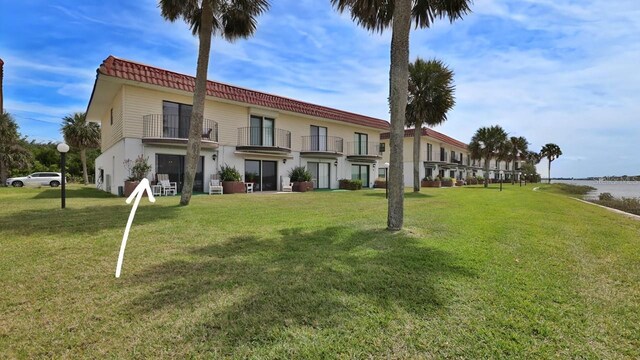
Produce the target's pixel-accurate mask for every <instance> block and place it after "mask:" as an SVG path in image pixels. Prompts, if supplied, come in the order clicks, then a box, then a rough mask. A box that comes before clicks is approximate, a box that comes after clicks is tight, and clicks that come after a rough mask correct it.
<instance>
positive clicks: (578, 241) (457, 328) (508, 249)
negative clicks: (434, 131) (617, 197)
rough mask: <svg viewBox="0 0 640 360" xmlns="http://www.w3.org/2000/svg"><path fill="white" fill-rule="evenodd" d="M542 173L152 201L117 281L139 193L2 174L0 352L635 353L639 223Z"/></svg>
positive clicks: (639, 351)
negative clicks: (60, 186)
mask: <svg viewBox="0 0 640 360" xmlns="http://www.w3.org/2000/svg"><path fill="white" fill-rule="evenodd" d="M532 188H533V186H527V187H519V186H517V185H516V186H511V185H505V186H504V191H502V192H499V191H497V185H492V187H491V188H489V189H483V188H482V187H481V186H471V187H464V188H449V189H424V190H423V191H422V192H421V193H420V194H410V193H407V196H406V200H405V219H406V220H405V225H406V230H404V231H402V232H399V233H389V232H387V231H385V230H383V227H384V226H383V225H384V224H385V222H386V203H385V199H384V191H380V190H367V191H364V190H363V191H356V192H346V191H345V192H322V193H304V194H285V195H261V194H246V195H245V194H243V195H223V196H205V195H202V196H195V197H194V198H193V200H192V204H191V205H190V206H188V207H179V206H177V205H176V204H177V202H178V199H177V197H173V198H166V197H163V198H159V199H158V201H157V202H156V203H155V204H149V203H148V202H146V200H143V203H142V205H141V206H140V207H139V209H138V213H137V215H136V218H135V221H134V225H133V228H132V230H131V234H130V237H129V244H128V247H127V251H126V256H125V261H124V267H123V274H122V277H121V278H120V279H115V277H114V271H115V265H116V260H117V255H118V250H119V246H120V241H121V239H122V232H123V229H124V225H125V223H126V220H127V217H128V214H129V210H130V206H126V205H125V204H124V199H122V198H113V197H110V196H105V195H104V194H102V193H98V192H96V191H94V190H92V189H88V188H83V187H77V186H76V187H72V188H71V189H70V190H69V196H70V198H69V199H68V200H67V209H66V210H61V209H59V199H58V198H57V194H58V193H57V191H59V190H57V189H26V188H23V189H14V188H0V204H2V206H1V207H0V239H2V240H0V241H1V245H2V251H0V278H1V279H2V281H1V282H0V315H1V316H0V357H2V358H13V357H18V358H32V357H53V358H82V357H91V358H102V357H115V358H120V357H140V358H143V357H145V358H148V357H172V358H176V357H204V358H247V357H248V358H262V359H269V358H274V359H282V358H287V359H326V358H385V359H386V358H441V357H450V358H456V357H459V358H549V357H560V358H594V359H600V358H638V357H640V301H639V299H640V240H639V236H638V235H639V234H640V222H637V221H633V220H630V219H627V218H626V217H623V216H620V215H617V214H613V213H610V212H608V211H606V210H604V209H601V208H598V207H594V206H590V205H588V204H583V203H580V202H578V201H575V200H573V199H570V198H568V197H566V196H562V195H559V194H557V193H555V190H551V191H536V192H534V191H531V190H532ZM542 189H543V190H545V189H547V186H546V185H543V186H542Z"/></svg>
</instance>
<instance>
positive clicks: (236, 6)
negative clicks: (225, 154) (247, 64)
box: [159, 0, 269, 205]
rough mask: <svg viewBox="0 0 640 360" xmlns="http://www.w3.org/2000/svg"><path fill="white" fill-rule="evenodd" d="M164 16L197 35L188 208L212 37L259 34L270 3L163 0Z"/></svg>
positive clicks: (230, 38)
mask: <svg viewBox="0 0 640 360" xmlns="http://www.w3.org/2000/svg"><path fill="white" fill-rule="evenodd" d="M159 6H160V9H161V11H162V16H163V17H164V18H165V19H167V20H169V21H171V22H173V21H176V20H178V19H182V20H184V21H185V22H186V23H188V24H189V26H190V27H191V31H192V33H193V35H194V36H195V35H198V38H199V42H200V43H199V47H198V65H197V68H196V83H195V90H194V92H193V109H192V111H191V124H190V126H189V140H188V142H187V156H186V160H187V161H186V166H185V167H186V169H185V174H184V186H183V187H182V195H181V197H180V205H189V202H190V201H191V194H192V192H193V183H194V180H195V176H196V168H197V165H198V160H199V158H200V140H201V138H202V122H203V117H204V100H205V97H206V94H207V72H208V71H209V53H210V51H211V37H212V35H219V36H221V37H222V38H224V39H226V40H227V41H234V40H236V39H238V38H247V37H249V36H251V35H253V33H254V32H255V31H256V26H257V17H258V16H259V15H260V14H262V13H263V12H265V11H266V10H267V9H268V8H269V2H268V1H267V0H160V5H159Z"/></svg>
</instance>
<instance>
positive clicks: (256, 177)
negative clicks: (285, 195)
mask: <svg viewBox="0 0 640 360" xmlns="http://www.w3.org/2000/svg"><path fill="white" fill-rule="evenodd" d="M244 181H245V182H253V183H254V186H253V190H254V191H277V190H278V163H277V161H266V160H245V161H244Z"/></svg>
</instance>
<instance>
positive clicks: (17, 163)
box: [0, 112, 32, 186]
mask: <svg viewBox="0 0 640 360" xmlns="http://www.w3.org/2000/svg"><path fill="white" fill-rule="evenodd" d="M31 159H32V156H31V152H30V151H29V150H28V149H27V147H26V146H24V140H23V139H21V137H20V133H19V132H18V124H17V123H16V121H15V120H14V119H13V117H12V116H11V114H9V113H6V112H2V113H0V186H4V185H5V184H6V182H7V178H8V176H9V171H10V170H11V169H13V168H18V169H26V168H27V167H28V166H29V164H30V163H31Z"/></svg>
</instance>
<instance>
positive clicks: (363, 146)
mask: <svg viewBox="0 0 640 360" xmlns="http://www.w3.org/2000/svg"><path fill="white" fill-rule="evenodd" d="M353 139H354V143H353V147H354V149H353V150H354V152H355V154H356V155H368V154H369V152H368V146H369V135H367V134H362V133H355V134H354V138H353Z"/></svg>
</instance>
